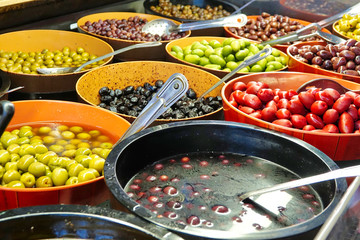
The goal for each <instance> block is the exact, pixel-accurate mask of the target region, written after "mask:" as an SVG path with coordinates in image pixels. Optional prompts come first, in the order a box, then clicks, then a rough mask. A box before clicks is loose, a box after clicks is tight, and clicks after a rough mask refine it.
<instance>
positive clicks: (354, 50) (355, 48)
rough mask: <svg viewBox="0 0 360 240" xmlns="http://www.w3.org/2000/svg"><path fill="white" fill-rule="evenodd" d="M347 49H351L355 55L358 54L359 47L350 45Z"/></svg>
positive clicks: (359, 52) (359, 51)
mask: <svg viewBox="0 0 360 240" xmlns="http://www.w3.org/2000/svg"><path fill="white" fill-rule="evenodd" d="M349 50H350V51H352V52H353V53H354V54H355V55H356V56H358V55H360V48H359V47H350V49H349Z"/></svg>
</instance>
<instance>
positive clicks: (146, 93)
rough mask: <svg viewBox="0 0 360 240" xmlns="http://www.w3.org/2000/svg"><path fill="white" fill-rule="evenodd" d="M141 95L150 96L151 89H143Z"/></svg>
mask: <svg viewBox="0 0 360 240" xmlns="http://www.w3.org/2000/svg"><path fill="white" fill-rule="evenodd" d="M143 95H144V96H145V97H150V96H151V91H150V90H149V89H145V91H144V93H143Z"/></svg>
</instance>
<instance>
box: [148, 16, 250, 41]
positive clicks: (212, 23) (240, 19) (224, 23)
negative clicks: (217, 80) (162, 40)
mask: <svg viewBox="0 0 360 240" xmlns="http://www.w3.org/2000/svg"><path fill="white" fill-rule="evenodd" d="M246 22H247V17H246V15H244V14H236V15H231V16H228V17H224V18H219V19H215V20H206V21H197V22H189V23H182V24H180V25H177V24H176V23H174V22H173V21H171V20H167V19H155V20H152V21H150V22H148V23H146V24H145V25H144V26H143V28H142V31H143V32H145V33H151V34H158V35H160V36H162V35H164V34H167V35H168V34H170V33H172V32H185V31H188V30H198V29H206V28H214V27H242V26H244V25H245V24H246Z"/></svg>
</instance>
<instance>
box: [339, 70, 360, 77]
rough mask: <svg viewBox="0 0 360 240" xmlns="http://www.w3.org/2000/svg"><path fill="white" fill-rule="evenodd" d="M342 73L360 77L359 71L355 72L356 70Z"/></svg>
mask: <svg viewBox="0 0 360 240" xmlns="http://www.w3.org/2000/svg"><path fill="white" fill-rule="evenodd" d="M342 73H343V74H347V75H352V76H359V73H358V71H355V70H344V71H343V72H342Z"/></svg>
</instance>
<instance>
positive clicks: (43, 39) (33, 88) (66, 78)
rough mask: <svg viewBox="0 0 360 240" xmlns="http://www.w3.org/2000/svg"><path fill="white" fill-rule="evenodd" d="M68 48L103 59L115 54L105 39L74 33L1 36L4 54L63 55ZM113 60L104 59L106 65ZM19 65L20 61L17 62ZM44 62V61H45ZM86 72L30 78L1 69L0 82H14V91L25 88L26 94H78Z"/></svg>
mask: <svg viewBox="0 0 360 240" xmlns="http://www.w3.org/2000/svg"><path fill="white" fill-rule="evenodd" d="M64 47H69V48H70V49H71V50H76V49H77V48H78V47H81V48H83V49H84V50H85V51H86V52H88V53H89V54H95V55H97V56H102V55H105V54H108V53H111V52H113V51H114V50H113V48H112V47H111V46H110V45H109V44H108V43H106V42H104V41H102V40H101V39H98V38H95V37H92V36H89V35H86V34H82V33H77V32H71V31H61V30H23V31H16V32H9V33H4V34H1V35H0V52H1V51H4V52H19V51H21V52H23V53H29V52H41V51H43V50H45V49H47V50H50V51H56V50H59V51H62V49H63V48H64ZM112 59H113V57H112V56H111V57H109V58H107V59H104V63H103V65H104V64H107V63H110V62H111V61H112ZM15 61H16V60H15ZM43 61H44V60H43ZM86 71H89V70H84V71H80V72H77V73H66V74H49V75H42V74H30V73H22V72H10V71H8V70H7V69H5V68H4V67H2V68H1V70H0V72H1V74H0V78H1V80H2V81H3V82H4V81H9V80H10V81H11V88H15V87H20V86H24V88H23V89H20V90H18V92H19V93H26V94H52V93H66V92H74V91H75V83H76V81H77V80H78V78H79V77H80V76H81V75H82V74H84V73H85V72H86Z"/></svg>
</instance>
